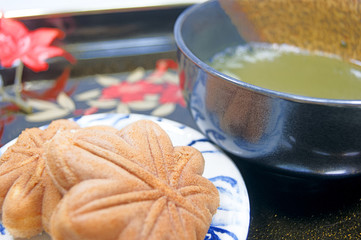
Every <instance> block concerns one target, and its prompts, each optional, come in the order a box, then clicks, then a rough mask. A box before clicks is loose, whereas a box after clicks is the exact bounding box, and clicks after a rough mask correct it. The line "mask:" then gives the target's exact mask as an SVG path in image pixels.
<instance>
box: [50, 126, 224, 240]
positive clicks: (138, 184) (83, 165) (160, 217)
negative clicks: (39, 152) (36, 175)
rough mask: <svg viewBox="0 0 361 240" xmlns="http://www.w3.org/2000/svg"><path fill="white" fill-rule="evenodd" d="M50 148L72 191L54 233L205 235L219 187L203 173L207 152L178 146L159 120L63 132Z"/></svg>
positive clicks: (54, 166) (58, 177)
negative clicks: (204, 156)
mask: <svg viewBox="0 0 361 240" xmlns="http://www.w3.org/2000/svg"><path fill="white" fill-rule="evenodd" d="M47 147H48V150H46V157H45V159H46V165H47V167H48V169H49V171H50V172H51V176H52V178H53V180H54V182H55V183H56V185H57V186H58V187H60V189H62V191H65V192H66V191H68V190H69V191H68V192H67V193H66V194H65V195H64V197H63V199H62V200H61V201H60V203H59V204H58V206H57V208H56V210H55V212H54V214H53V216H52V218H51V236H52V238H53V239H55V240H60V239H67V240H71V239H103V240H115V239H127V240H128V239H147V240H151V239H154V240H163V239H172V240H173V239H184V240H185V239H186V240H192V239H202V240H203V239H204V237H205V235H206V233H207V231H208V228H209V226H210V224H211V221H212V216H213V215H214V214H215V212H216V210H217V208H218V206H219V194H218V191H217V189H216V187H215V186H214V185H213V183H212V182H210V181H209V180H208V179H206V178H204V177H202V173H203V169H204V159H203V156H202V154H201V153H200V152H199V151H198V150H196V149H195V148H193V147H189V146H179V147H178V146H177V147H174V146H173V145H172V142H171V140H170V138H169V137H168V135H167V134H166V132H165V131H164V130H163V129H162V128H161V127H160V126H158V125H157V124H156V123H154V122H152V121H150V120H140V121H137V122H135V123H132V124H130V125H129V126H127V127H125V128H123V129H122V130H120V131H117V132H111V131H99V130H96V129H93V130H91V129H80V130H77V131H75V132H63V133H60V134H57V135H56V136H55V137H54V138H53V139H52V140H51V141H50V142H49V143H48V144H47ZM86 179H88V180H86Z"/></svg>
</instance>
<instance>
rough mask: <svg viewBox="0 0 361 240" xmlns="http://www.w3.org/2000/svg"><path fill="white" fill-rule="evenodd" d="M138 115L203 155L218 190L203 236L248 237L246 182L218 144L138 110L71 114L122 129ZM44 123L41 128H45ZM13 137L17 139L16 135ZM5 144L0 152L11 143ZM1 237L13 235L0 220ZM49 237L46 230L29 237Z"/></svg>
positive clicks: (82, 121) (221, 239) (213, 239)
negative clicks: (211, 214)
mask: <svg viewBox="0 0 361 240" xmlns="http://www.w3.org/2000/svg"><path fill="white" fill-rule="evenodd" d="M141 119H149V120H153V121H155V122H156V123H158V124H159V125H160V126H161V127H162V128H163V129H164V130H165V131H166V132H167V133H168V135H169V136H170V138H171V140H172V142H173V145H174V146H193V147H195V148H196V149H198V150H199V151H200V152H202V154H203V156H204V158H205V162H206V164H205V169H204V174H203V176H204V177H206V178H208V179H209V180H211V181H212V182H213V183H214V185H215V186H216V187H217V189H218V191H219V193H220V207H219V208H218V211H217V213H216V214H215V215H214V217H213V220H212V224H211V226H210V228H209V230H208V233H207V235H206V238H205V239H206V240H244V239H246V238H247V234H248V227H249V221H250V210H249V199H248V193H247V189H246V185H245V183H244V181H243V178H242V176H241V174H240V172H239V171H238V169H237V167H236V166H235V164H234V163H233V162H232V161H231V159H229V158H228V157H227V156H226V155H225V154H224V153H223V152H222V151H221V150H220V149H219V148H217V147H216V146H214V145H213V144H211V143H210V142H209V141H208V140H207V139H206V138H205V137H204V135H202V134H201V133H199V132H198V131H196V130H194V129H192V128H189V127H187V126H185V125H183V124H181V123H178V122H174V121H170V120H167V119H164V118H157V117H152V116H146V115H140V114H130V115H123V114H94V115H88V116H83V117H80V118H74V119H73V120H74V121H76V122H77V123H78V124H79V125H80V126H82V127H86V126H94V125H109V126H113V127H115V128H118V129H121V128H123V127H125V126H126V125H128V124H130V123H132V122H135V121H137V120H141ZM45 127H46V126H44V127H43V128H45ZM15 140H16V139H15ZM15 140H13V141H11V142H10V143H8V144H6V145H5V146H4V147H2V148H1V149H0V154H2V153H4V152H5V150H6V149H7V148H8V147H9V146H10V145H11V144H13V143H14V141H15ZM0 239H4V240H10V239H13V237H12V236H10V234H9V233H8V232H7V231H6V229H5V228H4V227H3V226H2V225H1V222H0ZM35 239H36V240H40V239H50V237H49V236H48V235H47V234H42V235H39V236H37V237H34V238H32V240H35Z"/></svg>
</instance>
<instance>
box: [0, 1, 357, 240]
mask: <svg viewBox="0 0 361 240" xmlns="http://www.w3.org/2000/svg"><path fill="white" fill-rule="evenodd" d="M183 10H184V9H183V8H176V9H162V10H154V9H153V10H149V11H140V12H135V13H131V14H130V13H127V12H123V13H114V12H112V13H104V14H97V15H89V16H88V15H82V16H74V17H71V16H66V17H64V18H59V21H51V22H50V21H48V19H30V20H25V22H26V23H27V24H28V25H29V26H42V25H46V26H48V25H49V24H50V23H54V22H57V24H58V25H59V23H60V22H62V23H64V24H63V25H65V26H68V35H67V38H66V39H65V40H66V43H67V46H66V47H67V49H68V50H69V51H71V52H72V53H73V54H74V55H75V56H76V57H77V58H78V60H79V61H78V63H77V64H76V65H75V66H73V68H72V72H71V76H70V78H69V80H68V82H67V85H66V86H65V88H64V89H63V90H64V91H72V92H71V99H72V100H73V101H74V103H75V105H76V106H77V109H75V111H73V112H71V113H70V114H68V115H66V116H64V117H71V116H74V115H77V114H78V115H79V114H86V113H91V112H94V111H96V112H105V111H112V110H116V109H117V108H118V106H119V104H120V105H121V106H122V107H123V108H121V109H119V108H118V111H130V112H134V113H142V114H150V115H151V114H159V115H162V116H163V117H166V118H169V119H172V120H175V121H179V122H183V123H185V124H187V125H189V126H191V127H193V128H196V126H195V124H194V122H193V120H192V118H191V116H190V114H189V112H188V110H187V108H186V106H185V105H184V103H183V102H182V101H181V100H179V99H177V98H169V96H168V102H162V101H158V100H159V98H157V99H158V100H157V101H153V100H154V98H153V100H152V99H150V100H149V101H153V102H152V104H153V105H150V103H149V102H146V101H143V106H142V104H140V105H139V104H138V103H137V104H138V105H137V104H136V103H134V101H133V103H132V101H127V102H124V101H126V100H121V99H118V100H117V101H118V102H117V105H116V106H115V105H111V104H112V103H108V104H109V105H107V106H103V108H102V107H101V106H99V105H96V102H93V104H95V105H91V106H90V105H86V104H85V103H84V100H81V97H80V98H79V95H81V94H82V93H84V92H88V94H89V92H91V91H92V90H96V91H97V92H98V94H104V91H102V90H104V89H105V88H107V87H109V85H106V84H109V82H112V81H115V80H118V81H119V82H118V84H119V83H120V82H124V81H125V82H126V81H130V80H131V79H129V76H130V74H131V73H134V70H135V69H137V68H138V67H141V69H144V71H145V72H144V73H145V74H149V73H153V72H154V71H155V69H156V65H157V62H158V60H160V59H173V60H175V59H176V54H175V46H174V42H173V40H172V28H173V24H174V21H175V19H176V17H177V16H178V14H179V13H180V12H182V11H183ZM65 20H66V21H65ZM154 26H157V28H154ZM104 29H107V31H104ZM98 31H101V32H102V34H103V33H104V32H109V33H111V34H110V36H108V37H109V39H111V41H115V39H116V38H117V36H121V39H120V40H122V41H121V42H119V39H116V41H118V43H127V44H129V43H131V42H132V41H130V42H129V41H127V39H129V38H132V39H134V38H137V39H140V38H147V39H148V40H149V39H150V38H151V39H153V40H154V39H155V38H154V37H157V39H162V42H159V43H160V45H157V44H156V45H153V46H147V45H144V46H143V47H142V48H134V49H131V50H133V51H131V52H129V50H130V49H129V48H128V49H127V51H126V50H125V49H122V48H121V47H119V45H116V44H111V43H114V42H109V41H110V40H109V41H108V40H107V41H103V40H102V39H100V35H99V32H98ZM153 31H154V32H153ZM134 33H137V34H135V35H134ZM102 37H105V36H104V34H103V36H102ZM101 41H103V43H105V45H102V46H106V47H108V48H109V49H108V50H107V52H108V54H109V55H104V54H105V52H104V51H103V52H101V55H99V51H97V49H96V48H97V47H99V46H100V44H99V42H101ZM92 42H93V43H94V42H97V44H93V43H92ZM133 42H136V41H133ZM137 43H139V41H138V42H137ZM148 43H151V42H150V41H148ZM106 44H108V45H106ZM112 46H113V47H114V46H118V47H117V48H116V49H111V47H112ZM128 46H129V45H128ZM135 50H137V51H135ZM97 54H98V55H97ZM60 66H62V65H61V64H60ZM59 68H60V67H57V64H54V66H53V67H52V68H51V70H52V71H53V72H54V73H57V72H59ZM170 73H171V74H174V72H173V70H170ZM11 74H12V73H11V72H9V73H6V74H5V75H6V76H8V75H9V76H10V77H9V78H10V79H11ZM50 75H51V74H50ZM55 75H57V74H55ZM25 76H26V77H27V78H28V81H35V80H34V79H36V76H34V75H33V73H31V72H27V73H26V75H25ZM44 76H45V77H48V75H46V74H45V75H44ZM44 76H42V78H45V77H44ZM133 77H134V76H133ZM168 77H169V76H168ZM53 79H54V78H53ZM114 79H115V80H114ZM5 80H6V79H5ZM164 81H165V82H162V83H159V82H158V83H154V82H153V83H152V84H163V85H164V84H169V85H172V86H175V85H174V84H175V83H174V82H172V77H170V80H169V79H168V80H164ZM167 81H168V82H167ZM39 83H40V82H39ZM113 83H114V82H113ZM170 83H171V84H170ZM49 84H50V83H49V82H46V81H45V83H44V84H43V85H41V84H39V85H37V87H38V88H37V91H39V92H41V91H42V90H44V89H46V88H49ZM50 85H51V84H50ZM167 86H168V85H167ZM149 89H153V88H149ZM173 91H176V89H175V90H173ZM99 92H100V93H99ZM77 96H78V97H77ZM99 96H100V95H98V98H99ZM83 97H84V96H83ZM88 97H89V96H88ZM49 101H53V102H55V103H56V100H49ZM122 103H123V104H122ZM147 104H149V105H147ZM154 104H155V105H154ZM163 105H164V106H163ZM4 106H5V104H4V103H1V102H0V108H3V107H4ZM94 107H95V108H94ZM112 107H113V108H112ZM111 108H112V109H111ZM156 110H157V111H156ZM0 118H2V120H4V118H6V119H7V121H4V124H3V125H2V126H1V128H0V130H1V131H0V133H1V138H0V140H1V141H0V144H1V145H3V144H5V143H6V142H8V141H10V140H11V139H13V138H15V137H17V136H18V134H19V133H20V132H21V130H22V129H24V128H26V127H31V126H41V125H44V124H46V123H47V122H48V121H50V120H46V121H38V122H34V121H28V120H27V118H26V116H25V115H23V114H21V113H17V112H15V113H14V112H7V113H6V115H5V114H4V113H2V115H1V116H0ZM230 156H231V158H232V159H233V160H234V162H235V163H236V165H237V166H238V167H239V170H240V171H241V173H242V176H243V177H244V179H245V182H246V185H247V189H248V193H249V198H250V204H251V213H250V214H251V221H250V228H249V233H248V239H361V177H360V178H358V177H356V178H352V179H347V178H343V179H327V178H312V179H310V178H304V177H303V176H295V175H289V174H288V173H287V172H276V171H274V170H272V169H267V168H262V167H260V166H257V165H255V164H252V163H250V162H248V161H247V160H245V159H239V158H237V157H235V156H232V155H230ZM0 239H1V235H0Z"/></svg>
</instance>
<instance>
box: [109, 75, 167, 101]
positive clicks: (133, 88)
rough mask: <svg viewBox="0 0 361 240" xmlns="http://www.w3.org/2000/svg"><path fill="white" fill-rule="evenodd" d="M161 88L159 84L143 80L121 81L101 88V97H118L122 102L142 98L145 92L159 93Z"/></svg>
mask: <svg viewBox="0 0 361 240" xmlns="http://www.w3.org/2000/svg"><path fill="white" fill-rule="evenodd" d="M162 90H163V87H162V86H161V85H157V84H153V83H149V82H147V81H145V80H142V81H138V82H135V83H129V82H121V83H119V84H117V85H113V86H110V87H108V88H105V89H103V92H102V98H103V99H113V98H119V99H121V100H122V102H124V103H128V102H132V101H140V100H144V96H145V95H147V94H156V93H160V92H161V91H162Z"/></svg>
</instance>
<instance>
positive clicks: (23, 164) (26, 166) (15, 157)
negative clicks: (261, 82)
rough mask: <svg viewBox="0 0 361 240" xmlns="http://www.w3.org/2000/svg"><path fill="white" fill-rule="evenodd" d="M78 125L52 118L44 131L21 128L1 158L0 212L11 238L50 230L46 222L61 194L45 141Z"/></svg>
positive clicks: (29, 235)
mask: <svg viewBox="0 0 361 240" xmlns="http://www.w3.org/2000/svg"><path fill="white" fill-rule="evenodd" d="M75 128H79V126H78V125H77V124H76V123H75V122H73V121H68V120H58V121H54V122H53V123H52V124H50V125H49V127H48V128H47V129H46V130H41V129H38V128H31V129H26V130H24V131H23V132H22V133H21V134H20V136H19V138H18V140H17V141H16V143H15V144H14V145H12V146H11V147H9V148H8V150H7V151H5V153H4V154H3V155H2V156H1V158H0V183H1V184H0V213H2V222H3V224H4V226H5V227H6V229H7V230H8V231H9V232H10V234H11V235H12V236H14V237H26V238H28V237H31V236H34V235H36V234H39V233H40V232H42V231H43V228H44V229H45V231H49V221H50V217H51V215H52V212H53V210H54V208H55V206H56V205H57V204H58V202H59V201H60V199H61V194H60V193H59V191H58V189H57V188H56V187H55V186H54V184H53V182H52V180H51V179H50V177H49V175H48V174H47V171H46V170H45V164H44V159H43V152H44V148H43V146H44V143H45V142H46V141H48V140H49V139H51V138H52V137H53V136H54V135H55V134H56V133H57V132H58V131H64V130H68V129H75Z"/></svg>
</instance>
